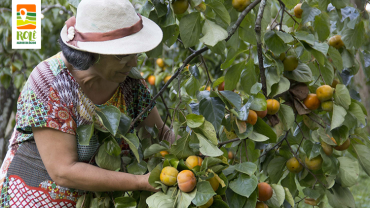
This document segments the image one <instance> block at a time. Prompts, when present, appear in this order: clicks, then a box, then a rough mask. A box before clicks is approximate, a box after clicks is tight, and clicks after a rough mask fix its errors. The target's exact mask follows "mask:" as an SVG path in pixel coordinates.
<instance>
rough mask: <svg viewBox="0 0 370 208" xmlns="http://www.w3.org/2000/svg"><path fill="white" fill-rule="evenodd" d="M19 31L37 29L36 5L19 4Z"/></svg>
mask: <svg viewBox="0 0 370 208" xmlns="http://www.w3.org/2000/svg"><path fill="white" fill-rule="evenodd" d="M17 29H19V30H34V29H36V4H17Z"/></svg>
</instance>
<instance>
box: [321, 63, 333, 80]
mask: <svg viewBox="0 0 370 208" xmlns="http://www.w3.org/2000/svg"><path fill="white" fill-rule="evenodd" d="M320 70H321V74H322V77H323V78H324V80H325V83H327V84H329V85H330V84H331V83H333V79H334V69H333V66H332V65H331V64H330V63H329V61H328V60H327V59H326V60H325V66H321V67H320Z"/></svg>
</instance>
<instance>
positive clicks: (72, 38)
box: [66, 14, 143, 48]
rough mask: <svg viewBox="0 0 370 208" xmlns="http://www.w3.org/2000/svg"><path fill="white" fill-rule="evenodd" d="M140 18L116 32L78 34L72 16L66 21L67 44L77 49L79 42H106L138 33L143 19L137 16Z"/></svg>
mask: <svg viewBox="0 0 370 208" xmlns="http://www.w3.org/2000/svg"><path fill="white" fill-rule="evenodd" d="M137 15H138V16H139V17H140V20H139V21H138V22H136V23H135V24H134V25H132V26H130V27H124V28H121V29H117V30H112V31H109V32H105V33H99V32H97V33H93V32H88V33H82V32H79V31H78V30H77V29H76V27H75V24H76V17H75V16H73V17H71V18H69V19H68V20H67V21H66V25H67V35H68V39H69V40H68V41H67V43H68V44H71V45H73V46H75V47H77V48H78V46H77V41H81V42H100V41H107V40H115V39H119V38H123V37H126V36H129V35H132V34H135V33H137V32H139V31H140V30H141V29H142V28H143V19H142V17H141V15H140V14H137Z"/></svg>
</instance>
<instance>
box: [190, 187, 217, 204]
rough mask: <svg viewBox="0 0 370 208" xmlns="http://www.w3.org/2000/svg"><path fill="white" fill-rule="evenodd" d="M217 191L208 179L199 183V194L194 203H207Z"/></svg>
mask: <svg viewBox="0 0 370 208" xmlns="http://www.w3.org/2000/svg"><path fill="white" fill-rule="evenodd" d="M214 195H216V193H215V192H214V191H213V189H212V186H211V184H210V183H209V182H208V181H201V182H198V183H197V194H196V195H195V198H194V199H193V201H192V202H193V203H194V204H195V205H197V206H201V205H204V204H206V203H207V202H208V201H209V200H210V199H211V198H212V197H213V196H214Z"/></svg>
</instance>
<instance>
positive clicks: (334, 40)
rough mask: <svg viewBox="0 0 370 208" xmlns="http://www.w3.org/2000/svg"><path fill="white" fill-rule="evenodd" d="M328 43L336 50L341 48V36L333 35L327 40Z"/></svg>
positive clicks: (342, 43) (342, 44)
mask: <svg viewBox="0 0 370 208" xmlns="http://www.w3.org/2000/svg"><path fill="white" fill-rule="evenodd" d="M328 43H329V45H330V46H333V47H334V48H336V49H339V48H342V47H343V46H344V42H343V40H342V36H340V35H334V36H333V37H331V38H329V41H328Z"/></svg>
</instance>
